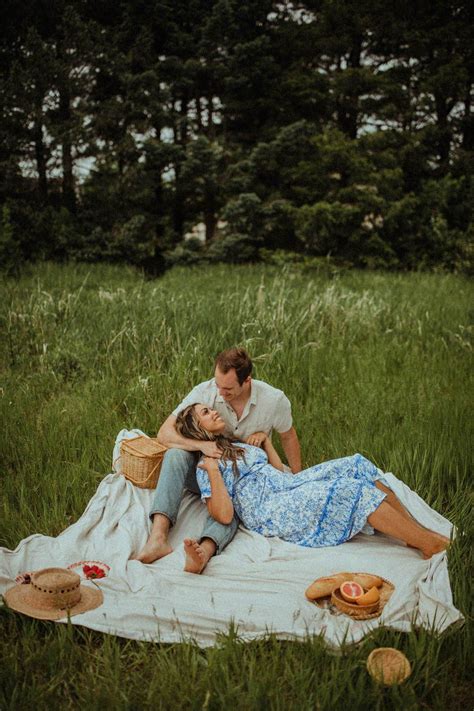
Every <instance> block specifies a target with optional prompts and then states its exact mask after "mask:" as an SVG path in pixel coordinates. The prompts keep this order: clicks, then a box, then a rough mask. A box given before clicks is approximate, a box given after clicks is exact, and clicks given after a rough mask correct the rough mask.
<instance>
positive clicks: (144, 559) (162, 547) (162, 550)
mask: <svg viewBox="0 0 474 711" xmlns="http://www.w3.org/2000/svg"><path fill="white" fill-rule="evenodd" d="M172 552H173V549H172V548H171V546H170V544H169V543H168V539H167V538H166V537H164V536H153V534H152V535H151V536H150V537H149V538H148V540H147V542H146V543H145V545H144V546H143V548H142V549H141V551H140V553H139V554H138V555H137V556H136V557H135V560H139V561H140V562H141V563H153V562H154V561H155V560H159V558H164V556H165V555H168V554H169V553H172Z"/></svg>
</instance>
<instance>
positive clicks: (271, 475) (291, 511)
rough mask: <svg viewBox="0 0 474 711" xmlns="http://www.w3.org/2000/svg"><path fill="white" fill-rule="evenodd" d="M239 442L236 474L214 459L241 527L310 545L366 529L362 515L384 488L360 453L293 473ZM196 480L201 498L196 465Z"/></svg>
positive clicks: (203, 475)
mask: <svg viewBox="0 0 474 711" xmlns="http://www.w3.org/2000/svg"><path fill="white" fill-rule="evenodd" d="M239 446H242V447H243V448H244V449H245V458H244V459H241V460H239V462H238V468H239V475H238V476H235V475H234V472H233V469H232V464H231V462H228V461H227V462H225V461H222V460H221V461H219V470H220V472H221V474H222V477H223V480H224V483H225V486H226V488H227V491H228V492H229V496H230V497H231V499H232V503H233V505H234V509H235V512H236V514H237V515H238V517H239V518H240V520H241V521H242V523H243V525H244V526H245V527H246V528H248V529H250V530H251V531H256V532H257V533H261V534H262V535H264V536H278V537H279V538H282V539H283V540H285V541H289V542H291V543H296V544H298V545H300V546H307V547H309V548H319V547H323V546H336V545H339V544H340V543H343V542H344V541H347V540H349V539H350V538H352V537H353V536H355V535H356V534H357V533H359V532H360V531H362V530H363V529H364V531H370V530H371V529H370V527H367V526H366V524H367V517H368V516H370V514H371V513H373V512H374V511H375V510H376V509H377V508H378V506H380V504H381V503H382V501H383V500H384V498H385V494H384V493H383V492H382V491H380V489H378V488H377V487H376V486H375V482H376V481H377V480H378V479H380V478H381V476H382V475H381V472H380V470H379V469H377V467H376V466H375V464H373V463H372V462H370V461H369V460H368V459H366V458H365V457H363V456H362V455H361V454H354V455H353V456H350V457H343V458H341V459H332V460H331V461H328V462H323V463H322V464H316V465H315V466H313V467H309V469H305V470H304V471H301V472H299V473H298V474H292V473H291V472H282V471H280V470H279V469H276V468H275V467H273V466H272V465H271V464H269V462H268V457H267V455H266V453H265V452H264V451H263V450H262V449H260V448H259V447H252V446H251V445H248V444H244V445H240V444H239ZM197 481H198V484H199V488H200V490H201V498H202V499H207V498H209V497H210V495H211V486H210V482H209V477H208V475H207V472H206V471H205V470H204V469H201V468H200V467H199V466H198V468H197Z"/></svg>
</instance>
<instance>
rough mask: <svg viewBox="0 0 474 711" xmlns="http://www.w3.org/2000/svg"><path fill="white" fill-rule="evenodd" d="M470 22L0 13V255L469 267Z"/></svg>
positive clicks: (232, 3) (115, 5) (13, 264)
mask: <svg viewBox="0 0 474 711" xmlns="http://www.w3.org/2000/svg"><path fill="white" fill-rule="evenodd" d="M472 19H473V18H472V5H471V3H468V2H461V1H457V0H430V1H428V0H423V1H418V0H398V1H397V2H388V0H357V1H356V0H308V1H307V2H304V3H297V2H294V3H289V2H284V1H282V2H272V1H271V0H244V1H243V2H242V1H241V0H186V1H183V0H148V1H146V0H135V1H133V0H94V1H93V0H75V1H74V2H68V1H67V0H49V1H48V0H42V1H40V0H22V2H14V1H11V0H10V1H9V2H3V3H2V24H3V31H2V34H1V38H0V66H1V78H0V111H1V118H0V206H1V214H0V260H1V261H2V263H3V266H4V267H5V268H6V269H7V270H10V271H15V270H16V269H18V267H19V265H21V264H23V263H25V262H28V261H34V260H38V259H53V260H67V259H75V260H81V261H98V260H107V261H115V262H128V263H132V264H135V265H137V266H140V267H142V268H144V269H145V270H146V271H147V272H148V273H150V274H159V273H161V272H162V271H163V270H164V269H165V268H166V267H167V266H169V265H171V264H175V263H193V262H199V261H201V260H224V261H230V262H244V261H249V260H252V261H255V260H258V259H264V260H270V261H271V260H272V259H273V260H278V259H280V260H282V259H293V260H296V261H297V260H299V259H302V260H305V259H306V260H311V259H313V260H316V261H317V259H318V258H324V259H328V258H329V259H332V260H335V261H336V262H338V261H339V262H341V263H345V264H353V265H356V266H360V267H382V268H388V269H400V268H403V269H419V268H425V269H431V268H445V269H451V270H456V271H465V270H468V269H469V264H470V263H471V260H472V251H471V249H472V247H471V248H470V245H472V237H473V235H474V230H473V227H472V222H471V209H472V204H473V202H474V200H473V187H472V180H471V176H472V172H473V170H472V169H473V164H474V157H473V156H474V153H473V151H474V121H473V115H472V108H471V101H472V85H473V77H474V52H473V41H472V39H473V21H472Z"/></svg>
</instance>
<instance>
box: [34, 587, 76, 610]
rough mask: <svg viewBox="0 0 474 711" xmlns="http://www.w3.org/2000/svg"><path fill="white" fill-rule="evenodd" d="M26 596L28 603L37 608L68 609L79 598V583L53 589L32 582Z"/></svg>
mask: <svg viewBox="0 0 474 711" xmlns="http://www.w3.org/2000/svg"><path fill="white" fill-rule="evenodd" d="M27 597H28V601H29V603H30V605H32V606H33V607H36V608H37V609H39V610H68V609H70V608H71V607H74V606H75V605H77V603H78V602H79V601H80V599H81V590H80V584H79V585H74V586H72V587H64V588H59V589H56V590H54V589H51V588H43V587H41V586H39V585H35V584H34V583H33V582H32V583H30V590H29V592H28V595H27Z"/></svg>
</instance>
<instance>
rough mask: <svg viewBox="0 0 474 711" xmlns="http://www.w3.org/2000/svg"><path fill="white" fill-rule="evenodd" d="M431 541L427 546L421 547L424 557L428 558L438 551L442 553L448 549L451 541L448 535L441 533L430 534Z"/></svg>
mask: <svg viewBox="0 0 474 711" xmlns="http://www.w3.org/2000/svg"><path fill="white" fill-rule="evenodd" d="M430 539H431V540H430V541H429V542H428V544H427V545H426V546H424V547H423V548H420V550H421V552H422V554H423V558H425V559H428V558H431V557H432V556H434V555H435V554H436V553H441V552H442V551H444V550H446V548H447V547H448V546H449V544H450V543H451V541H450V540H449V538H446V536H442V535H441V534H440V533H434V532H433V533H432V535H431V536H430Z"/></svg>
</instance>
